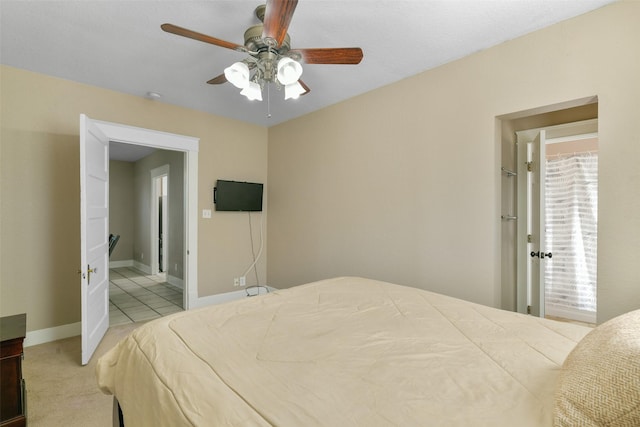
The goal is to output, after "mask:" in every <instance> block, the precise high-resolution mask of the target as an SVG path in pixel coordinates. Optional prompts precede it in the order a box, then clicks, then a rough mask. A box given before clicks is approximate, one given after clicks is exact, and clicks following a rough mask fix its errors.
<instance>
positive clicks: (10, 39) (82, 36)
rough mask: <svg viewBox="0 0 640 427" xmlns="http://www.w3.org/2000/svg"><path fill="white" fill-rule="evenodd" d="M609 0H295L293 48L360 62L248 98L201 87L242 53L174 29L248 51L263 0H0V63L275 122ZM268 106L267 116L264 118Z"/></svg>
mask: <svg viewBox="0 0 640 427" xmlns="http://www.w3.org/2000/svg"><path fill="white" fill-rule="evenodd" d="M612 2H613V0H421V1H420V0H411V1H402V0H358V1H356V0H300V1H299V3H298V6H297V8H296V11H295V14H294V16H293V19H292V22H291V25H290V26H289V34H290V36H291V45H292V48H315V47H361V48H362V49H363V51H364V59H363V60H362V62H361V63H360V64H359V65H305V66H304V73H303V76H302V79H303V80H304V82H305V83H306V84H307V85H308V86H309V87H310V88H311V90H312V91H311V93H309V94H307V95H305V96H303V97H301V98H299V99H298V100H294V101H291V100H289V101H284V100H283V97H284V96H283V93H282V92H280V91H277V90H276V89H275V88H274V89H272V90H271V97H270V102H267V99H266V94H265V100H264V101H263V102H256V101H248V100H247V99H246V98H245V97H243V96H241V95H240V94H239V93H238V89H236V88H235V87H233V86H232V85H231V84H229V83H226V84H224V85H215V86H214V85H208V84H206V83H205V82H206V81H207V80H209V79H211V78H213V77H215V76H217V75H219V74H221V73H222V72H223V69H224V68H225V67H226V66H228V65H229V64H231V63H233V62H236V61H238V60H241V59H243V58H244V54H242V53H239V52H235V51H232V50H230V49H224V48H221V47H218V46H213V45H210V44H206V43H202V42H199V41H195V40H191V39H187V38H184V37H179V36H176V35H173V34H168V33H165V32H163V31H162V30H161V29H160V25H161V24H163V23H165V22H168V23H172V24H175V25H178V26H181V27H186V28H189V29H192V30H195V31H198V32H201V33H204V34H207V35H211V36H214V37H216V38H220V39H223V40H227V41H231V42H234V43H238V44H243V34H244V31H245V29H247V28H248V27H249V26H251V25H254V24H257V23H258V21H257V18H255V15H254V13H253V11H254V9H255V7H256V6H257V5H259V4H260V3H261V1H260V0H225V1H222V0H209V1H195V0H137V1H132V0H110V1H96V0H92V1H86V0H74V1H72V0H61V1H56V0H45V1H34V0H18V1H14V0H0V18H1V20H0V28H1V30H0V61H1V62H2V64H5V65H10V66H13V67H17V68H22V69H27V70H32V71H36V72H39V73H44V74H48V75H52V76H57V77H61V78H64V79H69V80H74V81H77V82H82V83H87V84H90V85H94V86H99V87H103V88H107V89H112V90H115V91H119V92H124V93H129V94H132V95H137V96H145V95H146V94H147V92H157V93H160V94H162V98H161V99H160V100H159V101H151V100H150V101H149V102H166V103H169V104H175V105H180V106H183V107H188V108H192V109H196V110H202V111H206V112H209V113H212V114H216V115H219V116H224V117H230V118H234V119H238V120H242V121H245V122H249V123H254V124H257V125H261V126H271V125H274V124H278V123H282V122H284V121H287V120H289V119H292V118H295V117H298V116H301V115H303V114H307V113H310V112H312V111H315V110H318V109H320V108H323V107H326V106H328V105H331V104H335V103H337V102H340V101H342V100H345V99H347V98H350V97H353V96H356V95H358V94H361V93H364V92H367V91H370V90H372V89H375V88H378V87H381V86H384V85H388V84H390V83H393V82H395V81H398V80H401V79H403V78H406V77H408V76H411V75H415V74H417V73H420V72H422V71H424V70H428V69H431V68H434V67H437V66H439V65H441V64H444V63H447V62H450V61H452V60H455V59H458V58H461V57H464V56H466V55H469V54H471V53H474V52H477V51H479V50H482V49H486V48H488V47H491V46H494V45H497V44H499V43H502V42H504V41H507V40H510V39H513V38H515V37H518V36H521V35H523V34H526V33H529V32H532V31H535V30H538V29H540V28H543V27H545V26H548V25H551V24H553V23H556V22H558V21H562V20H565V19H568V18H571V17H573V16H577V15H580V14H582V13H585V12H588V11H590V10H593V9H596V8H599V7H601V6H603V5H605V4H608V3H612ZM269 108H270V112H271V118H268V117H267V114H268V111H269V110H268V109H269Z"/></svg>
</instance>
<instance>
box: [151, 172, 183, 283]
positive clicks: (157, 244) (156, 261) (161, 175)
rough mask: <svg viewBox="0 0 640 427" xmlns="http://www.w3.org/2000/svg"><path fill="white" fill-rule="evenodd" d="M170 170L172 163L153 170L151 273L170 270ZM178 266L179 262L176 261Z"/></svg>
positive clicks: (155, 273) (156, 273) (157, 273)
mask: <svg viewBox="0 0 640 427" xmlns="http://www.w3.org/2000/svg"><path fill="white" fill-rule="evenodd" d="M169 171H170V165H163V166H161V167H158V168H155V169H152V170H151V216H150V218H149V224H150V225H151V232H150V236H151V241H150V247H151V274H153V275H159V274H160V275H162V274H164V275H166V274H167V272H168V270H169V264H168V262H169V259H170V258H169V248H170V244H169V243H170V242H169V237H170V236H169V229H168V224H169V215H170V209H169ZM176 268H177V263H176Z"/></svg>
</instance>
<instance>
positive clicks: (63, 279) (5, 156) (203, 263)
mask: <svg viewBox="0 0 640 427" xmlns="http://www.w3.org/2000/svg"><path fill="white" fill-rule="evenodd" d="M141 90H143V89H141ZM0 94H1V96H0V109H1V111H2V114H1V116H0V162H1V163H0V173H1V182H0V196H1V204H2V205H1V208H0V315H2V316H5V315H11V314H15V313H25V312H26V313H27V330H28V331H33V330H40V329H45V328H51V327H56V326H61V325H66V324H72V323H75V322H79V321H80V288H79V287H80V280H79V278H78V276H77V274H76V271H77V270H78V268H79V263H80V256H79V254H80V232H79V222H80V214H79V211H80V201H79V187H80V183H79V174H80V168H79V145H78V144H79V143H78V139H79V138H78V132H79V116H80V114H81V113H85V114H87V115H88V116H89V117H91V118H93V119H97V120H103V121H109V122H115V123H122V124H126V125H131V126H138V127H142V128H147V129H155V130H160V131H165V132H171V133H177V134H181V135H188V136H194V137H198V138H200V151H199V156H198V157H199V168H198V185H199V187H198V209H199V212H200V211H201V210H202V209H213V203H212V195H211V194H212V189H213V186H214V184H215V181H216V179H218V178H226V179H242V180H247V181H259V182H265V183H266V179H267V130H266V129H265V128H262V127H259V126H252V125H248V124H246V123H241V122H238V121H235V120H230V119H225V118H222V117H217V116H213V115H210V114H205V113H202V112H198V111H194V110H188V109H185V108H180V107H176V106H171V105H168V104H164V103H158V102H153V101H150V100H147V99H144V98H142V97H135V96H130V95H125V94H121V93H117V92H113V91H108V90H103V89H99V88H96V87H92V86H87V85H83V84H79V83H75V82H71V81H67V80H62V79H57V78H53V77H49V76H44V75H41V74H35V73H31V72H28V71H23V70H18V69H15V68H12V67H6V66H2V67H1V68H0ZM212 96H214V95H213V94H212ZM198 255H199V257H198V263H199V268H198V277H199V283H198V294H199V295H200V296H207V295H213V294H217V293H223V292H230V291H234V290H237V288H234V287H233V277H234V276H237V275H240V274H242V273H243V272H244V270H245V269H246V268H247V267H248V265H249V264H250V263H251V249H250V244H249V238H248V225H247V220H246V217H245V216H243V215H223V214H219V213H216V212H214V214H213V217H212V218H211V219H199V223H198ZM258 268H259V272H260V273H261V276H262V277H263V278H264V277H265V276H266V257H265V258H264V259H262V260H261V262H260V263H259V264H258Z"/></svg>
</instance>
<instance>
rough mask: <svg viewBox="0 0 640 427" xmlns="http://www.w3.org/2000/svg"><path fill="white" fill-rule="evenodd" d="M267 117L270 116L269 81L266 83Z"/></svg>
mask: <svg viewBox="0 0 640 427" xmlns="http://www.w3.org/2000/svg"><path fill="white" fill-rule="evenodd" d="M267 118H268V119H270V118H271V83H267Z"/></svg>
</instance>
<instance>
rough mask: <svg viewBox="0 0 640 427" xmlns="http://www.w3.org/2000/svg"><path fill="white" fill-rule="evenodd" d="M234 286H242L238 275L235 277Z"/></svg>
mask: <svg viewBox="0 0 640 427" xmlns="http://www.w3.org/2000/svg"><path fill="white" fill-rule="evenodd" d="M233 286H240V279H239V278H237V277H234V278H233Z"/></svg>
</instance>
